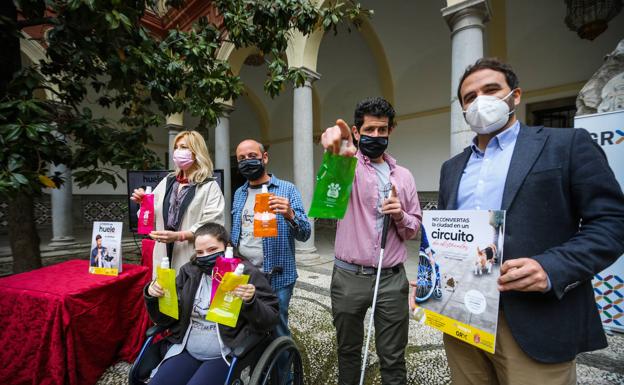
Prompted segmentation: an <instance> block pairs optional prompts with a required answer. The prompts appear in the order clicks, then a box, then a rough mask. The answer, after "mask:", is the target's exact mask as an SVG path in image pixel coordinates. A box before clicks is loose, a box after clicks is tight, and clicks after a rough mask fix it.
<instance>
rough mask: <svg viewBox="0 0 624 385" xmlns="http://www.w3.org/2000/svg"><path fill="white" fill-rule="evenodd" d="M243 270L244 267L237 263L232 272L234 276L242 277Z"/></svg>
mask: <svg viewBox="0 0 624 385" xmlns="http://www.w3.org/2000/svg"><path fill="white" fill-rule="evenodd" d="M244 270H245V265H243V264H242V263H239V264H238V265H237V266H236V270H234V274H235V275H243V271H244Z"/></svg>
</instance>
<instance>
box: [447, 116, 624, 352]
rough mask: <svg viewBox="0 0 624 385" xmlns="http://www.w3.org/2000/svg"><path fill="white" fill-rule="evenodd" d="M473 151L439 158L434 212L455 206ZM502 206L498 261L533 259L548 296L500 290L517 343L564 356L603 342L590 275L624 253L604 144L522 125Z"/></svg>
mask: <svg viewBox="0 0 624 385" xmlns="http://www.w3.org/2000/svg"><path fill="white" fill-rule="evenodd" d="M470 154H471V150H470V148H466V149H464V151H463V152H462V153H461V154H459V155H457V156H455V157H453V158H451V159H449V160H448V161H446V162H445V163H444V164H443V165H442V170H441V174H440V193H439V198H438V209H440V210H453V209H456V208H457V190H458V188H459V182H460V179H461V177H462V173H463V170H464V167H465V166H466V163H467V162H468V159H469V157H470ZM501 209H503V210H506V211H507V214H506V221H505V244H504V249H503V261H504V260H508V259H513V258H520V257H532V258H535V259H536V260H537V261H538V262H539V263H540V264H541V265H542V267H543V268H544V270H545V271H546V273H547V274H548V276H549V278H550V281H551V284H552V290H550V291H549V292H547V293H544V294H542V293H537V292H532V293H523V292H516V291H514V292H504V293H501V306H502V309H503V313H504V316H505V318H506V319H507V322H508V324H509V327H510V329H511V332H512V334H513V336H514V338H515V340H516V341H517V343H518V345H520V347H521V348H522V350H524V351H525V352H526V353H527V354H528V355H529V356H531V357H533V358H534V359H536V360H537V361H540V362H545V363H557V362H565V361H570V360H572V359H574V357H575V356H576V355H577V354H578V353H580V352H584V351H591V350H595V349H600V348H604V347H606V346H607V341H606V338H605V336H604V332H603V329H602V324H601V321H600V317H599V314H598V310H597V307H596V302H595V299H594V293H593V289H592V284H591V280H592V277H593V276H594V275H595V274H596V273H598V272H600V271H602V270H604V269H605V268H606V267H607V266H609V265H611V264H612V263H613V262H615V261H616V260H617V258H618V257H619V256H620V255H622V253H623V252H624V196H623V195H622V190H621V188H620V186H619V184H618V182H617V181H616V179H615V176H614V175H613V171H612V170H611V168H610V167H609V165H608V163H607V160H606V157H605V155H604V152H603V151H602V149H601V148H600V147H599V146H598V145H597V144H595V143H594V142H593V141H592V139H591V137H590V136H589V133H588V132H587V131H586V130H583V129H563V128H545V127H527V126H525V125H521V127H520V132H519V134H518V138H517V141H516V146H515V148H514V152H513V155H512V159H511V164H510V165H509V172H508V174H507V180H506V181H505V188H504V192H503V201H502V206H501Z"/></svg>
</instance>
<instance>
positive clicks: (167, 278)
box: [156, 255, 179, 319]
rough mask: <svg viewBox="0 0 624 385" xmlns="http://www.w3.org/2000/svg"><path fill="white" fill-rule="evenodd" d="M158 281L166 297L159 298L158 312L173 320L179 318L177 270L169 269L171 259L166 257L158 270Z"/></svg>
mask: <svg viewBox="0 0 624 385" xmlns="http://www.w3.org/2000/svg"><path fill="white" fill-rule="evenodd" d="M156 281H157V282H158V284H159V285H160V287H162V288H163V291H164V292H165V295H164V296H162V297H159V298H158V310H160V312H161V313H163V314H166V315H168V316H169V317H171V318H175V319H179V318H178V292H177V290H176V273H175V269H170V268H169V258H168V257H167V256H166V255H165V256H164V257H163V258H162V260H161V261H160V267H159V268H157V270H156Z"/></svg>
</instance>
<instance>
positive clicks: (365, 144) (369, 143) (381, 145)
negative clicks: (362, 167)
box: [358, 135, 388, 159]
mask: <svg viewBox="0 0 624 385" xmlns="http://www.w3.org/2000/svg"><path fill="white" fill-rule="evenodd" d="M358 148H359V149H360V151H362V154H364V155H366V156H368V157H369V158H371V159H377V158H379V157H380V156H381V155H382V154H383V153H384V151H386V148H388V137H387V136H368V135H360V141H359V143H358Z"/></svg>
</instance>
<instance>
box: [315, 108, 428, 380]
mask: <svg viewBox="0 0 624 385" xmlns="http://www.w3.org/2000/svg"><path fill="white" fill-rule="evenodd" d="M394 115H395V113H394V109H393V108H392V106H391V105H390V103H388V102H387V101H386V100H384V99H382V98H368V99H364V100H362V101H361V102H359V103H358V105H357V106H356V109H355V116H354V125H353V127H351V129H349V126H348V125H347V124H346V123H345V122H344V121H343V120H341V119H338V120H337V121H336V125H335V126H333V127H329V128H327V129H326V130H325V132H324V133H323V135H322V137H321V142H322V144H323V147H325V149H326V150H327V151H332V152H333V153H336V154H338V153H341V154H342V155H345V156H355V157H357V159H358V162H357V166H356V170H355V178H354V181H353V189H352V192H351V198H350V200H349V206H348V208H347V213H346V215H345V217H344V219H342V220H340V221H338V228H337V231H336V243H335V255H336V259H335V263H334V270H333V274H332V283H331V301H332V315H333V318H334V326H335V327H336V335H337V341H338V372H339V375H338V383H339V384H340V385H348V384H358V383H359V380H360V369H361V367H360V363H361V354H362V342H363V337H364V316H365V315H366V311H367V309H368V308H369V307H371V306H372V302H373V296H374V292H375V287H376V285H378V292H377V300H376V308H375V312H374V321H375V341H376V343H375V345H376V347H377V355H378V357H379V363H380V371H381V381H382V384H384V385H390V384H405V383H406V382H407V376H406V368H405V347H406V345H407V331H408V323H409V309H408V292H409V284H408V281H407V278H406V275H405V269H404V267H403V262H405V260H406V259H407V249H406V247H405V242H406V241H407V240H409V239H412V238H414V237H415V236H416V234H417V233H418V230H419V228H420V223H421V218H422V216H421V210H420V204H419V202H418V194H417V192H416V185H415V183H414V178H413V176H412V174H411V173H410V172H409V171H408V170H407V169H406V168H404V167H401V166H399V165H397V163H396V160H395V159H394V158H392V157H391V156H390V155H389V154H387V153H386V152H385V151H386V148H387V146H388V138H389V136H390V134H391V133H392V131H393V129H394V125H395V122H394ZM351 134H353V138H355V140H356V141H357V144H358V149H356V148H355V146H354V144H353V138H352V136H351ZM343 140H347V146H346V148H345V147H343V146H341V144H342V141H343ZM341 147H343V148H342V150H341ZM388 186H391V187H390V188H389V187H388ZM388 190H391V191H388ZM386 197H387V198H386ZM385 215H389V216H390V223H389V226H388V232H387V239H386V244H385V250H384V251H383V253H384V254H383V262H382V264H381V271H379V272H378V271H377V268H378V267H379V258H380V252H381V237H382V229H383V222H384V216H385ZM378 273H379V274H378ZM378 275H379V282H377V276H378Z"/></svg>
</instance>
